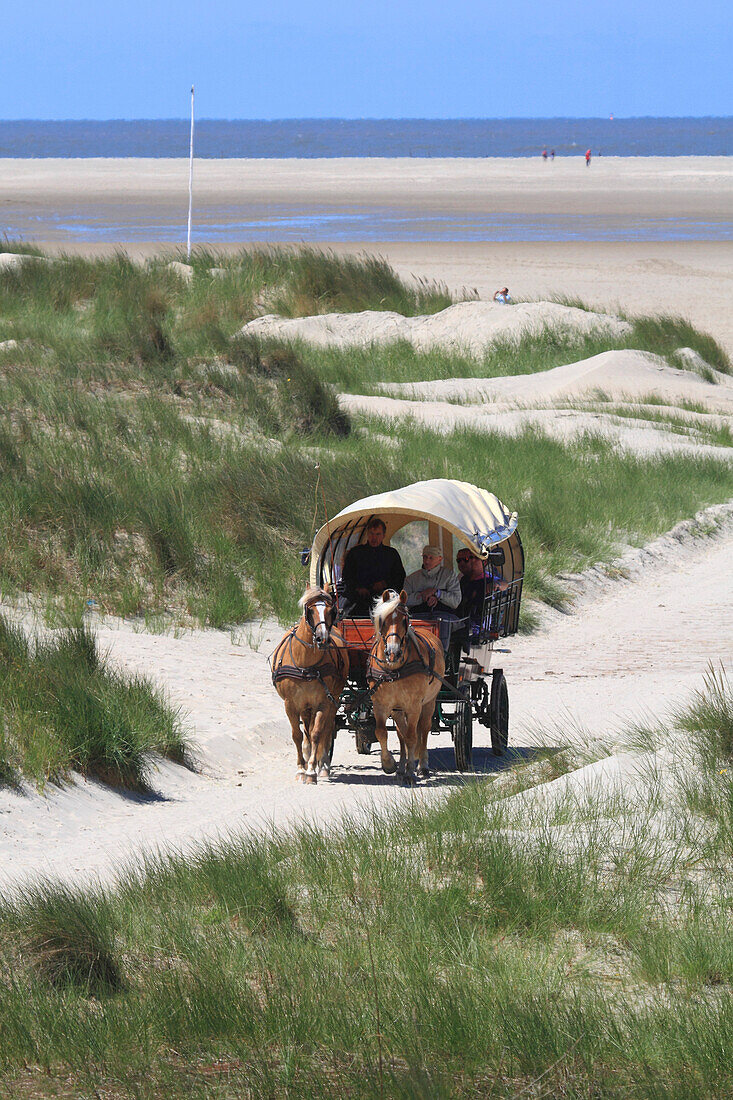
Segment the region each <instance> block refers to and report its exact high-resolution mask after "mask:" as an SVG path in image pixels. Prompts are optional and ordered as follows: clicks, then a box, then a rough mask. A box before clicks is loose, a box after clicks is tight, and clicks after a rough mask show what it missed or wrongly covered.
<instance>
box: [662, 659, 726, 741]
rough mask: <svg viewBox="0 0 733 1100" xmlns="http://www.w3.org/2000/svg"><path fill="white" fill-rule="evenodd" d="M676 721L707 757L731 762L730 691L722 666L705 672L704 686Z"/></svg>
mask: <svg viewBox="0 0 733 1100" xmlns="http://www.w3.org/2000/svg"><path fill="white" fill-rule="evenodd" d="M675 719H676V722H677V724H678V725H679V726H680V727H681V728H682V729H684V730H686V731H687V732H688V733H689V734H691V735H692V737H693V738H695V740H696V742H697V744H698V745H699V746H700V748H701V749H702V750H704V751H706V753H707V754H710V753H712V754H713V756H714V757H723V758H727V759H729V760H733V689H732V688H731V684H730V681H729V679H728V677H727V675H726V672H725V670H724V668H723V667H722V666H721V667H720V668H714V667H713V666H711V667H710V668H709V669H708V671H707V673H706V675H705V681H704V686H703V687H702V688H701V689H700V690H699V691H696V692H695V694H694V695H693V698H692V700H691V702H690V703H689V704H688V705H687V706H686V707H685V708H684V709H683V710H681V711H679V712H678V713H677V714H676V715H675Z"/></svg>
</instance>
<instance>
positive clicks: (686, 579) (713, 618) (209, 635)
mask: <svg viewBox="0 0 733 1100" xmlns="http://www.w3.org/2000/svg"><path fill="white" fill-rule="evenodd" d="M710 517H712V518H714V519H715V521H716V522H717V523H718V524H719V527H718V533H717V534H716V535H714V536H711V537H705V538H703V537H700V536H699V531H698V534H697V535H696V534H695V531H696V530H697V528H692V529H690V527H689V525H688V526H687V527H684V528H682V529H680V530H678V531H677V532H676V534H674V535H672V536H668V537H667V538H666V539H662V540H657V542H656V543H655V544H653V546H652V547H651V548H650V549H649V550H647V551H634V552H632V553H631V555H630V557H627V558H626V559H625V561H624V563H623V564H624V567H625V569H627V570H628V571H629V572H630V573H631V575H632V576H631V579H629V580H616V581H610V580H608V579H607V578H606V577H605V574H604V572H603V571H590V573H589V574H588V576H587V577H586V578H585V579H584V580H583V581H582V583H581V582H579V581H576V582H575V583H576V587H577V588H578V590H579V591H582V594H581V596H580V598H579V605H578V610H577V611H576V612H575V613H574V614H570V615H559V614H555V615H551V616H548V619H547V622H546V625H545V627H544V628H543V629H542V630H541V631H540V632H539V633H538V634H536V635H533V636H530V637H522V638H519V637H518V638H514V639H511V640H510V643H509V644H510V648H511V652H510V653H503V654H500V655H497V658H496V661H497V663H499V662H501V663H502V664H503V667H504V668H505V670H506V674H507V678H508V681H509V686H510V698H511V708H512V726H511V743H512V746H513V747H514V748H516V749H519V750H520V751H521V750H522V749H523V748H525V749H526V748H528V747H530V746H532V745H537V744H556V743H559V742H561V741H564V740H571V741H572V740H574V739H582V737H584V736H585V734H586V733H587V734H590V735H592V736H595V737H600V738H603V739H605V740H606V741H611V742H612V741H613V739H614V738H615V736H616V735H617V733H618V731H619V730H620V729H621V728H622V727H623V726H624V724H625V723H628V722H630V721H633V720H637V719H639V718H643V717H645V716H658V715H659V714H660V713H662V712H663V711H664V709H665V708H666V707H667V706H668V705H670V704H672V703H674V702H676V701H680V700H682V699H684V697H685V696H686V694H687V693H689V691H690V690H692V689H694V688H696V687H698V686H700V683H701V679H702V676H703V674H704V672H705V670H706V668H707V667H708V665H709V663H710V662H713V663H718V662H720V661H722V662H724V663H725V664H726V666H727V667H728V668H731V667H733V660H732V658H733V571H732V570H731V569H730V562H731V556H732V555H733V504H732V505H731V506H728V507H725V508H722V509H721V508H717V509H711V510H709V514H708V516H706V515H703V517H702V519H703V521H706V522H707V520H709V519H710ZM277 636H279V630H278V629H277V628H276V627H274V625H273V624H265V626H264V627H263V630H262V636H261V639H260V642H261V644H260V646H259V649H258V650H254V649H252V648H250V647H249V646H248V645H247V644H245V643H244V642H243V641H242V640H240V641H239V643H238V644H236V640H235V641H234V642H233V640H232V638H231V637H230V636H229V635H228V634H226V633H223V632H218V631H195V632H192V633H189V634H185V635H183V636H181V637H173V636H171V635H150V634H143V633H136V632H135V629H134V628H133V627H132V626H131V625H130V624H129V623H122V622H117V621H113V622H109V621H107V622H102V623H100V624H99V637H100V642H101V644H102V646H103V647H105V648H108V649H109V651H110V654H111V656H112V659H113V660H114V661H115V662H116V663H118V664H119V665H121V666H122V667H125V668H128V669H130V670H135V671H143V672H145V673H148V674H150V673H151V670H154V672H153V675H154V677H155V679H156V681H157V682H158V683H159V684H161V685H162V686H164V687H165V688H166V689H167V690H168V692H169V693H170V696H171V698H172V699H173V700H174V701H175V702H176V703H178V704H179V705H180V706H181V707H182V708H184V710H185V711H186V712H187V713H188V715H189V716H190V724H191V726H192V728H193V730H194V732H195V735H196V739H197V741H198V743H199V745H200V754H201V771H200V772H199V773H198V774H191V773H190V772H188V771H186V770H185V769H182V768H179V767H176V766H174V765H172V764H168V763H163V764H161V766H160V768H159V770H158V772H157V774H156V776H155V780H154V785H155V788H156V793H155V794H154V795H151V796H150V797H145V798H143V797H139V796H132V795H126V794H120V793H118V792H115V791H112V790H110V789H109V788H105V787H104V786H103V785H102V784H100V783H97V782H84V781H82V780H76V781H74V782H73V783H72V784H70V785H69V786H68V787H66V788H64V789H62V790H58V789H56V788H53V787H48V788H46V791H45V792H44V793H43V794H39V793H38V792H36V791H34V790H30V789H29V790H26V791H24V792H20V793H19V792H13V791H8V790H3V791H0V884H2V885H3V886H4V887H5V888H6V889H8V888H10V887H11V886H12V885H13V884H17V883H20V882H22V881H24V880H27V879H28V878H29V877H34V876H37V875H39V874H43V875H47V874H48V875H52V876H54V877H56V876H60V877H62V878H64V879H68V880H72V881H88V880H93V879H95V878H97V877H99V878H101V879H102V880H105V881H108V880H110V879H111V878H113V877H114V875H115V873H117V872H119V870H120V869H121V868H122V867H123V866H124V865H125V863H126V862H130V861H132V860H133V859H134V858H136V857H137V856H138V855H139V853H141V852H144V851H146V850H147V851H149V850H152V849H155V848H157V847H158V846H161V845H168V846H173V847H176V848H181V847H183V848H188V847H190V846H192V845H196V844H197V843H200V842H201V841H203V840H206V839H212V838H216V837H219V836H223V835H226V834H227V833H229V832H232V831H237V830H241V829H247V828H250V827H253V826H261V825H263V824H265V823H267V822H270V821H271V822H274V823H275V824H277V825H285V824H287V823H289V822H294V821H307V820H313V821H317V822H321V823H322V822H326V821H328V820H334V819H335V818H337V817H338V816H339V815H340V814H341V813H342V812H343V811H344V810H347V811H350V812H367V813H368V812H371V811H372V810H373V809H374V808H377V809H378V808H379V807H380V806H382V807H383V806H392V805H406V804H408V803H409V802H410V801H411V799H412V798H413V797H416V798H418V799H420V800H423V799H428V798H431V797H434V796H435V795H436V794H437V793H439V792H440V791H442V790H444V789H446V788H449V787H450V786H451V785H454V784H455V783H458V782H461V780H460V778H459V777H458V776H457V775H456V774H455V773H454V772H452V771H451V770H447V769H449V768H452V751H451V750H450V748H449V739H448V738H447V737H446V736H445V735H443V736H441V737H438V738H433V739H432V740H431V754H432V759H433V763H434V765H435V766H436V768H437V769H438V770H437V772H436V775H435V777H434V778H433V779H431V780H430V781H429V782H428V783H426V784H424V785H422V786H420V787H419V788H417V790H416V792H415V794H414V795H413V794H412V792H410V791H406V790H404V789H403V788H400V787H398V786H396V784H395V781H394V780H393V779H392V778H391V777H385V776H383V775H382V773H381V771H380V770H379V765H378V758H377V756H376V755H372V756H369V757H363V756H357V755H356V753H355V751H354V748H353V744H352V743H351V741H350V739H349V738H348V736H347V735H346V734H344V733H342V734H341V735H340V736H339V738H338V740H337V744H336V751H335V756H334V760H335V765H336V766H335V768H334V778H333V780H332V781H331V782H330V783H327V782H322V783H319V785H318V786H317V787H303V786H300V785H298V784H296V783H295V781H294V773H295V766H294V751H293V747H292V743H291V741H290V737H289V730H288V726H287V723H286V721H285V718H284V714H283V711H282V705H281V703H280V701H279V699H277V697H276V696H275V694H274V691H273V689H272V687H271V685H270V681H269V671H268V666H267V654H268V653H269V652H270V651H271V649H272V647H273V645H274V641H275V639H276V637H277ZM475 742H476V744H477V746H478V748H477V749H476V750H475V758H476V761H477V762H478V764H479V765H481V766H484V767H488V768H489V769H492V768H495V767H496V766H497V762H496V761H495V760H494V758H493V757H491V756H490V754H489V752H488V748H487V746H488V736H487V734H486V731H484V730H483V729H482V728H481V727H478V729H477V731H476V735H475Z"/></svg>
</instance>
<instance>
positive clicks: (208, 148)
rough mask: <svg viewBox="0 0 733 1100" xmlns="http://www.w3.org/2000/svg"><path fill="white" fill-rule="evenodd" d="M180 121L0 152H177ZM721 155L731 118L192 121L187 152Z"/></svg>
mask: <svg viewBox="0 0 733 1100" xmlns="http://www.w3.org/2000/svg"><path fill="white" fill-rule="evenodd" d="M188 142H189V121H188V120H187V119H134V120H122V119H114V120H111V121H108V122H98V121H68V122H50V121H43V120H40V121H33V120H30V121H5V122H3V121H0V157H185V156H188ZM589 146H590V148H591V149H592V150H593V153H594V154H595V155H599V154H601V155H603V156H613V157H640V156H642V157H643V156H664V157H677V156H730V155H733V118H626V119H621V118H620V119H611V118H550V119H539V118H528V119H520V118H517V119H307V118H306V119H282V120H277V119H276V120H272V121H262V120H241V119H232V120H222V119H200V120H199V121H198V122H197V124H196V156H197V157H204V158H230V157H257V158H261V157H262V158H270V157H308V158H312V157H533V156H538V155H539V154H540V153H541V151H542V149H543V148H544V147H546V148H547V150H548V152H549V151H550V150H551V149H554V150H555V153H556V155H557V156H569V155H577V154H578V153H580V152H582V151H584V150H585V149H586V148H588V147H589Z"/></svg>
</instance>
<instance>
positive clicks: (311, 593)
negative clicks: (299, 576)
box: [298, 584, 333, 609]
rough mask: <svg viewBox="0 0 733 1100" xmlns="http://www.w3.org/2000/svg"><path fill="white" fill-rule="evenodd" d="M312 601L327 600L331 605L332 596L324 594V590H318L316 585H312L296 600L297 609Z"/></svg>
mask: <svg viewBox="0 0 733 1100" xmlns="http://www.w3.org/2000/svg"><path fill="white" fill-rule="evenodd" d="M314 600H327V601H328V602H330V603H333V596H331V595H330V594H329V593H328V592H325V591H324V589H322V588H319V587H318V585H315V584H312V585H311V586H310V587H309V588H306V590H305V592H304V593H303V595H302V596H301V597H300V599H299V600H298V607H300V608H301V609H302V608H304V607H305V606H306V604H309V603H313V601H314Z"/></svg>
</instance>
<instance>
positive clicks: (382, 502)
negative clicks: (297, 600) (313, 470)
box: [310, 478, 524, 587]
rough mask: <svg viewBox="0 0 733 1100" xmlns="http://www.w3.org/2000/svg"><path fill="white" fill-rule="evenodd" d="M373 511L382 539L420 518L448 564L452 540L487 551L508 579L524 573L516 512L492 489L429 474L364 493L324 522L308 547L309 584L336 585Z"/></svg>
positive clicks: (387, 540) (481, 553) (486, 555)
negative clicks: (426, 478)
mask: <svg viewBox="0 0 733 1100" xmlns="http://www.w3.org/2000/svg"><path fill="white" fill-rule="evenodd" d="M375 516H379V518H380V519H382V520H384V522H385V524H386V526H387V531H386V535H385V539H384V541H385V543H386V544H387V545H389V543H390V541H391V539H392V538H393V537H394V535H395V534H396V533H397V532H398V531H400V530H401V529H402V528H403V527H406V526H407V525H408V524H410V523H414V522H419V521H423V522H426V523H427V525H428V541H429V542H430V543H432V544H437V545H438V546H440V547H441V548H442V551H443V561H444V562H445V564H446V565H448V566H449V568H452V567H453V555H454V542H457V543H459V544H460V545H462V546H467V547H468V548H469V550H471V551H472V552H473V553H474V554H477V555H478V556H479V557H481V558H489V557H491V558H492V563H493V564H494V568H495V569H496V570H497V571H498V572H500V573H501V575H502V576H503V578H504V580H506V581H508V582H510V583H511V582H513V581H518V580H520V579H521V577H522V576H523V574H524V554H523V552H522V544H521V541H520V539H519V533H518V531H517V513H516V512H510V511H509V510H508V509H507V508H506V507H505V506H504V505H503V504H502V502H501V501H500V500H499V499H498V497H496V496H494V494H493V493H489V492H487V491H486V490H485V489H479V488H477V486H475V485H471V484H469V483H468V482H467V481H453V480H451V479H449V478H434V479H432V480H430V481H418V482H415V483H414V484H412V485H406V486H404V488H402V489H394V490H393V491H392V492H389V493H378V494H376V495H375V496H370V497H364V498H363V500H357V501H356V502H355V503H354V504H350V505H349V506H348V507H347V508H344V509H342V511H340V512H339V513H338V515H336V516H334V517H333V519H331V520H329V522H328V523H325V524H324V525H323V527H321V529H320V530H319V531H318V533H317V534H316V537H315V539H314V540H313V546H312V548H311V557H310V581H311V584H318V585H323V584H326V583H332V584H335V585H336V586H337V587H338V582H339V581H340V580H341V573H342V569H343V562H344V558H345V556H346V554H347V553H348V551H349V550H350V549H351V548H352V547H353V546H356V545H358V544H359V543H360V542H363V541H364V539H365V536H366V529H367V526H368V524H369V522H370V520H371V519H373V518H374V517H375ZM499 548H501V551H502V552H498V551H499ZM492 551H494V553H492Z"/></svg>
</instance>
